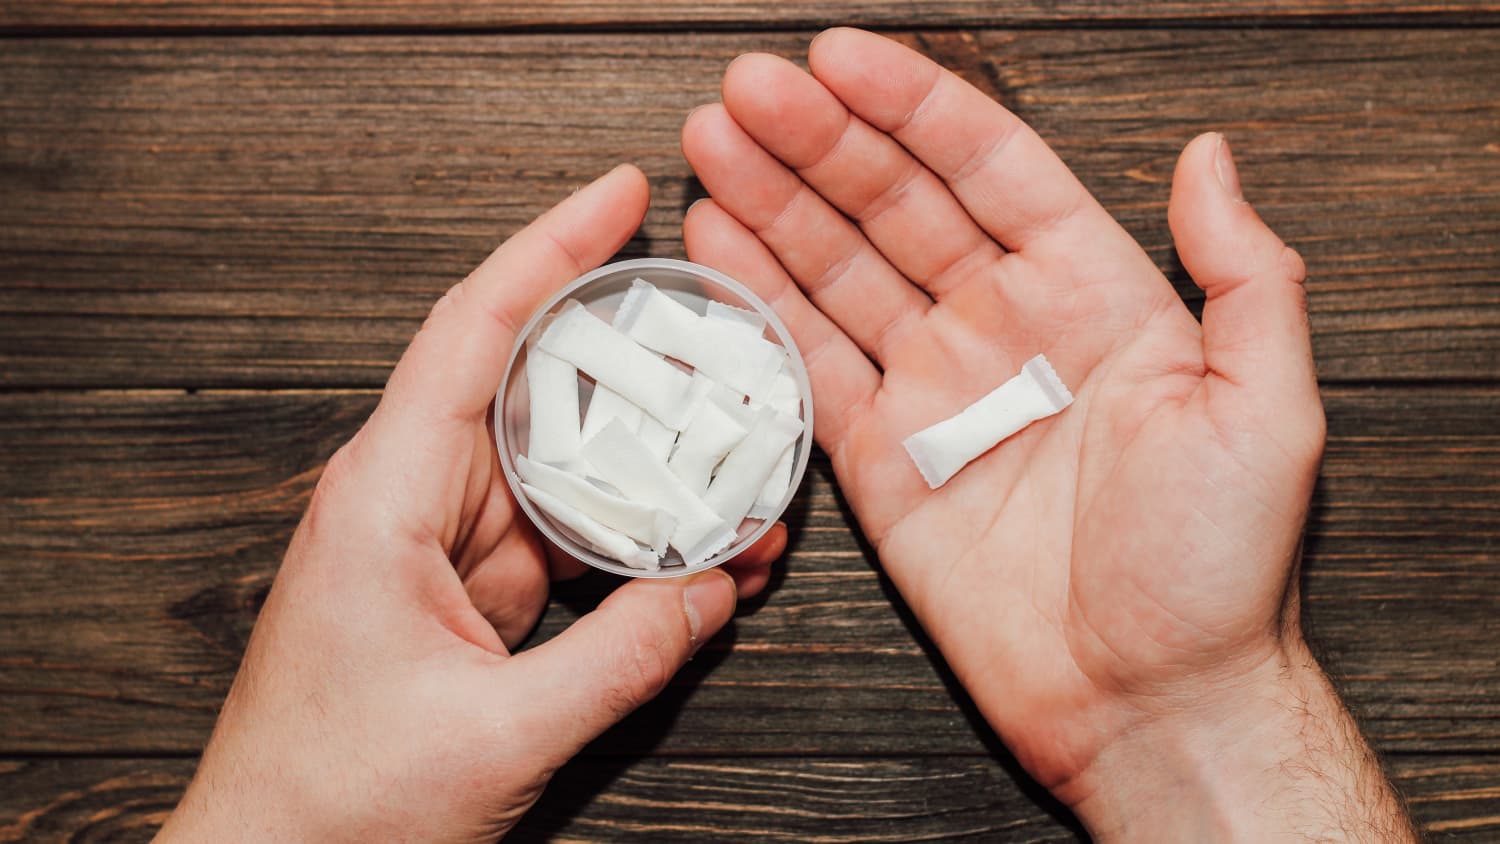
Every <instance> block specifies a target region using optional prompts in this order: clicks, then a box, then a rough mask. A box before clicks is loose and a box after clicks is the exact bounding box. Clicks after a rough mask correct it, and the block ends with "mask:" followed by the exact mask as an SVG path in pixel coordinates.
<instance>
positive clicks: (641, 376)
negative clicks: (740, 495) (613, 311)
mask: <svg viewBox="0 0 1500 844" xmlns="http://www.w3.org/2000/svg"><path fill="white" fill-rule="evenodd" d="M538 345H539V346H541V348H542V350H543V351H546V352H548V353H550V354H553V355H556V356H557V357H559V358H561V359H563V360H565V361H567V362H568V363H571V364H573V365H574V366H576V367H577V368H578V369H579V370H581V371H583V372H585V373H587V374H588V375H589V377H591V378H593V379H594V381H595V383H596V384H603V385H604V386H606V387H608V388H609V389H611V390H614V391H615V392H617V393H619V394H620V395H621V396H623V397H624V398H626V399H629V400H630V402H631V403H633V404H634V405H636V406H637V407H639V408H640V409H642V410H644V411H645V412H647V413H649V414H651V415H652V416H655V417H656V418H657V420H658V421H660V422H661V423H662V424H664V425H666V426H667V427H669V428H672V429H674V430H681V428H682V426H684V425H686V424H687V420H688V419H689V418H690V417H691V415H692V409H693V408H692V402H691V399H690V390H691V387H692V381H693V379H692V378H691V377H689V376H688V374H687V373H686V372H683V371H682V370H680V369H678V368H677V367H675V366H673V365H672V364H670V363H667V362H666V361H665V360H662V359H661V358H659V357H657V356H656V355H653V354H651V353H650V352H649V351H647V350H646V349H644V348H642V347H641V346H640V345H638V344H637V343H635V342H634V341H632V340H631V339H630V338H629V337H626V336H625V335H624V334H621V333H620V332H619V331H617V330H615V329H614V328H612V327H610V325H609V324H608V323H606V322H605V321H604V320H602V319H600V318H598V317H596V316H594V315H593V314H592V313H589V311H588V309H587V308H585V307H583V305H581V304H579V303H578V302H577V300H571V301H569V302H568V304H566V305H564V306H563V309H562V311H561V312H560V313H559V314H558V315H557V316H556V317H555V318H554V319H553V320H552V324H551V325H549V326H547V329H546V330H545V331H543V332H542V337H541V340H540V341H539V342H538ZM575 389H576V386H575Z"/></svg>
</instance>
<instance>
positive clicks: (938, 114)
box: [808, 29, 1136, 252]
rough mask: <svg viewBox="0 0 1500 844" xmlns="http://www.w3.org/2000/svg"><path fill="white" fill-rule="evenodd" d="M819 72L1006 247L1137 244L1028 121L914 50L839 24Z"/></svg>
mask: <svg viewBox="0 0 1500 844" xmlns="http://www.w3.org/2000/svg"><path fill="white" fill-rule="evenodd" d="M808 64H809V65H810V66H811V68H812V72H813V76H815V77H817V79H818V81H819V82H822V83H823V84H824V85H825V86H827V88H828V90H829V91H832V92H833V94H834V95H835V96H837V97H838V98H839V99H840V100H842V101H843V102H844V104H845V105H846V106H848V108H849V110H850V111H852V112H853V113H855V114H856V115H858V116H859V117H861V118H863V119H864V120H865V121H867V122H868V123H870V125H872V126H874V127H875V128H876V129H879V130H880V131H882V132H886V133H889V134H890V135H892V136H893V137H894V138H895V139H896V140H897V141H900V143H901V145H902V146H904V147H906V149H908V150H910V151H911V153H912V154H913V155H915V156H916V157H917V159H919V160H920V161H921V162H922V163H923V164H925V165H926V166H927V167H928V168H929V169H931V170H932V171H933V172H934V173H936V174H937V175H938V177H939V178H941V179H942V180H943V181H944V182H946V183H947V185H948V187H949V189H950V190H952V191H953V194H954V195H955V196H956V197H958V199H959V201H960V202H962V203H963V206H964V208H966V209H968V212H969V215H970V216H971V217H973V218H974V219H975V220H976V221H978V223H979V224H980V225H981V226H983V227H984V229H985V231H987V232H989V234H990V235H991V236H993V237H994V238H995V239H996V240H998V241H1000V243H1001V245H1003V246H1004V247H1005V248H1006V249H1009V250H1011V251H1024V250H1026V249H1027V248H1028V247H1036V248H1043V247H1046V248H1051V249H1053V250H1057V251H1062V250H1067V249H1069V248H1072V247H1076V246H1078V245H1080V244H1088V245H1089V246H1090V247H1091V248H1092V249H1096V250H1097V249H1099V248H1101V247H1103V248H1109V247H1114V248H1122V249H1130V250H1132V252H1133V251H1135V249H1136V247H1135V243H1134V241H1133V240H1131V239H1130V237H1129V235H1127V234H1126V233H1125V231H1124V230H1123V229H1121V228H1120V226H1119V225H1118V224H1117V223H1116V222H1115V221H1114V218H1112V217H1110V215H1109V214H1108V213H1107V212H1106V211H1105V210H1104V209H1103V208H1102V207H1101V206H1100V205H1099V203H1098V202H1096V201H1095V200H1094V198H1093V197H1092V196H1090V195H1089V192H1088V191H1087V190H1086V189H1084V187H1083V185H1082V184H1081V183H1080V182H1079V181H1078V179H1077V178H1076V177H1075V176H1074V175H1073V173H1072V171H1070V170H1069V169H1068V167H1067V165H1065V164H1063V162H1062V160H1061V159H1059V158H1058V157H1057V155H1056V154H1055V153H1053V152H1052V150H1051V148H1049V147H1048V146H1047V144H1046V142H1045V141H1043V140H1042V139H1041V137H1040V136H1039V135H1037V134H1036V132H1034V131H1032V130H1031V128H1030V127H1029V126H1027V125H1026V124H1025V123H1024V122H1022V120H1021V119H1020V118H1019V117H1017V116H1016V115H1014V114H1012V113H1011V112H1010V111H1009V110H1007V109H1006V108H1005V107H1003V106H1001V105H1000V104H999V103H997V102H995V101H994V100H992V99H990V97H989V96H987V95H986V94H985V93H984V92H982V91H980V90H979V89H977V88H975V87H974V86H972V85H970V84H969V83H967V82H965V81H963V80H962V79H960V78H959V77H958V76H957V75H955V74H953V73H951V72H950V71H948V70H946V69H944V68H942V67H940V66H939V65H937V64H936V63H934V62H933V61H931V60H930V59H928V58H927V57H925V56H923V55H921V54H920V53H918V52H916V51H915V50H912V49H909V48H907V47H905V46H902V45H900V44H897V43H896V42H894V41H891V40H890V39H887V38H883V37H881V36H879V35H876V34H874V33H870V32H862V31H860V30H856V29H832V30H828V31H827V32H824V33H822V34H821V35H819V36H818V37H817V38H816V39H814V40H813V43H812V46H811V47H809V48H808Z"/></svg>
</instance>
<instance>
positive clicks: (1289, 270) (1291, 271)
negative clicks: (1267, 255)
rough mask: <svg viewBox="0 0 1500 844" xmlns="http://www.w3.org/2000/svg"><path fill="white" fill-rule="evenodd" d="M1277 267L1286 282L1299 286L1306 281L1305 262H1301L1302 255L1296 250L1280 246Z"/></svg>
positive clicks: (1283, 245)
mask: <svg viewBox="0 0 1500 844" xmlns="http://www.w3.org/2000/svg"><path fill="white" fill-rule="evenodd" d="M1277 265H1278V266H1279V267H1280V269H1281V273H1282V275H1283V276H1284V277H1285V278H1286V280H1287V281H1290V282H1291V283H1293V284H1296V285H1301V284H1302V282H1304V281H1306V280H1307V262H1305V261H1303V260H1302V255H1301V254H1299V253H1298V252H1297V250H1295V249H1293V248H1292V247H1290V246H1287V245H1286V244H1282V246H1281V255H1280V256H1279V257H1278V258H1277ZM1304 301H1305V300H1304Z"/></svg>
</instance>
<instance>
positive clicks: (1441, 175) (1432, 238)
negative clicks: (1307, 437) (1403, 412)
mask: <svg viewBox="0 0 1500 844" xmlns="http://www.w3.org/2000/svg"><path fill="white" fill-rule="evenodd" d="M1042 5H1046V6H1048V7H1051V6H1053V4H1042ZM1175 5H1181V4H1175ZM1273 5H1276V6H1277V7H1278V8H1285V9H1286V10H1288V12H1289V13H1294V11H1293V10H1295V9H1298V8H1307V5H1306V4H1302V5H1293V4H1286V5H1285V6H1282V4H1273ZM318 7H319V8H322V6H321V5H319V6H318ZM1101 7H1102V6H1101ZM1162 7H1163V8H1168V7H1174V4H1165V5H1164V6H1162ZM13 8H14V7H13ZM60 8H61V7H60ZM98 8H101V9H102V8H103V6H102V4H101V5H100V6H99V7H98ZM120 8H121V9H122V10H123V9H126V8H128V7H125V6H121V7H120ZM152 8H156V7H152ZM160 8H161V9H167V10H171V9H177V8H179V7H178V6H175V5H174V6H170V7H167V6H163V7H160ZM188 8H194V9H196V8H198V7H188ZM228 8H233V7H228ZM286 8H297V7H286ZM327 8H330V9H332V8H334V7H332V6H329V7H327ZM370 8H388V9H397V8H398V6H397V5H390V6H388V7H370ZM399 8H406V6H404V5H402V6H400V7H399ZM412 8H416V9H421V8H424V7H422V6H420V4H419V5H417V6H413V7H412ZM425 8H429V9H430V8H432V7H425ZM599 8H613V7H599ZM1059 8H1060V7H1059ZM1215 8H1220V9H1222V8H1224V7H1223V6H1218V7H1215ZM1351 8H1352V7H1351ZM1432 8H1437V7H1432ZM164 13H165V12H164ZM12 14H14V12H13V13H12ZM807 37H808V36H807V34H797V33H768V34H759V33H741V34H733V35H730V34H723V35H695V36H694V37H692V38H664V37H660V36H600V35H512V36H492V37H481V36H451V37H407V36H400V37H321V36H312V37H297V38H284V37H260V38H212V37H205V38H199V37H179V38H163V39H149V38H148V39H136V38H105V39H52V38H49V39H37V40H27V39H12V40H8V41H7V42H6V46H5V49H4V50H0V127H3V128H0V195H3V196H5V197H6V199H5V202H3V203H0V386H11V387H110V388H112V387H124V386H163V387H214V386H220V387H224V386H230V387H276V386H296V385H305V386H320V387H326V386H351V387H352V386H378V385H379V384H381V383H382V382H383V380H384V378H385V376H386V374H387V372H388V371H389V367H390V365H391V363H392V362H393V361H394V360H395V359H396V357H397V356H398V355H399V353H400V350H401V349H402V347H403V346H404V344H405V343H406V341H407V340H408V339H409V337H410V335H411V333H412V332H413V331H414V330H415V328H416V326H417V325H418V324H419V322H420V320H421V318H422V316H423V315H424V314H425V313H426V310H427V308H428V306H429V304H430V303H431V302H432V301H433V300H434V299H435V298H436V297H437V296H438V295H440V293H441V292H442V291H443V290H444V289H446V288H447V286H448V285H449V284H450V283H451V282H452V281H453V280H455V279H457V278H459V277H461V276H462V275H463V274H464V273H465V272H466V271H467V270H468V269H469V268H470V267H472V266H473V265H474V264H475V263H476V262H477V261H478V260H479V259H480V258H481V257H482V256H483V255H484V254H485V253H486V252H487V251H488V250H489V249H490V248H491V247H492V246H493V245H494V244H495V243H496V242H497V241H498V240H499V239H501V238H502V237H503V236H504V235H506V234H507V233H509V232H512V231H515V230H516V229H517V228H519V227H520V226H521V225H523V224H524V222H525V221H527V220H528V219H530V218H531V217H533V216H534V215H535V214H537V213H538V212H540V211H541V210H543V209H544V208H545V207H547V206H548V205H550V204H551V203H552V202H554V201H556V200H557V199H559V198H561V197H562V196H565V195H566V194H567V192H568V191H569V190H571V189H572V188H574V187H576V186H578V185H579V184H581V183H583V182H584V181H586V180H587V179H588V178H590V177H592V176H594V175H596V174H598V173H600V172H602V171H604V170H605V169H607V168H608V167H609V166H610V165H612V164H613V163H615V162H617V161H619V160H631V161H635V162H637V163H639V164H641V165H642V166H643V167H644V168H645V169H646V171H647V172H648V174H649V175H650V176H651V178H652V182H653V187H654V189H655V190H656V198H655V203H654V207H653V210H652V212H651V214H650V216H649V218H648V220H647V223H646V225H645V227H644V229H643V230H642V234H641V236H640V237H639V238H638V239H637V240H636V241H634V242H633V243H632V244H631V246H630V247H628V250H627V251H628V252H629V253H631V254H643V253H650V254H657V255H680V254H681V242H680V234H679V232H678V224H679V222H680V219H681V215H682V211H683V209H684V208H685V206H686V205H687V204H688V203H689V202H690V201H691V200H692V199H693V198H695V197H696V196H697V195H698V194H697V190H698V189H697V187H696V185H695V183H693V182H692V180H691V179H690V174H689V172H688V170H687V169H686V167H685V165H684V164H683V163H682V161H681V160H680V155H679V153H678V141H677V135H678V127H679V126H680V124H681V121H682V118H683V117H684V115H685V114H686V112H687V111H688V109H689V108H691V107H692V106H693V105H695V104H698V103H701V102H704V101H707V100H710V99H712V98H714V96H715V91H716V85H717V81H718V77H719V75H720V73H721V72H722V70H723V67H724V65H725V64H726V63H727V62H728V61H729V60H730V59H731V58H732V57H733V56H734V55H736V54H738V53H740V52H742V51H745V50H752V49H764V50H772V51H776V52H781V53H785V54H788V55H796V54H799V53H800V52H801V51H802V50H803V49H804V47H805V44H806V41H807ZM902 37H904V38H906V39H907V40H908V41H911V42H912V43H915V44H917V45H918V46H920V47H922V48H923V49H926V50H927V51H929V52H930V53H932V54H933V55H935V56H937V57H938V58H940V59H941V60H943V61H945V62H947V63H949V64H951V65H953V66H954V67H956V68H957V69H959V70H960V72H962V73H964V74H965V75H966V76H968V77H969V78H971V79H972V80H973V81H975V82H977V83H978V84H981V85H982V86H985V87H986V88H987V89H988V90H990V91H991V92H992V93H994V94H996V95H998V96H999V97H1000V98H1001V99H1002V100H1003V101H1004V102H1006V103H1007V104H1009V105H1011V106H1012V107H1013V108H1014V109H1016V110H1017V111H1018V112H1019V113H1020V114H1021V115H1022V116H1024V117H1026V118H1027V119H1028V120H1030V121H1032V122H1033V123H1034V124H1035V125H1036V126H1037V127H1038V128H1039V129H1040V130H1041V131H1042V133H1043V134H1044V135H1045V136H1047V137H1048V138H1049V139H1051V140H1052V142H1053V143H1054V145H1055V146H1056V147H1057V148H1058V150H1059V151H1060V152H1061V153H1062V154H1063V155H1064V157H1065V158H1067V159H1068V160H1070V161H1071V162H1073V163H1074V165H1075V166H1076V168H1077V169H1078V171H1079V173H1080V175H1081V176H1082V177H1083V179H1084V181H1085V182H1086V183H1088V184H1089V186H1090V187H1091V188H1092V189H1093V190H1094V191H1095V192H1096V193H1097V194H1098V195H1099V196H1100V198H1101V199H1102V200H1103V201H1104V202H1105V204H1106V205H1108V206H1109V207H1110V208H1111V209H1112V210H1113V211H1114V212H1115V213H1116V214H1118V215H1119V217H1120V218H1121V220H1122V221H1123V222H1124V223H1125V225H1126V226H1127V227H1128V228H1129V229H1130V230H1131V231H1132V232H1133V233H1135V234H1136V235H1137V237H1138V238H1139V239H1140V240H1141V241H1142V243H1143V244H1144V245H1145V246H1146V247H1147V248H1148V250H1149V251H1150V253H1151V254H1152V255H1153V257H1154V258H1155V259H1156V260H1157V262H1158V263H1159V264H1160V265H1161V266H1162V267H1163V268H1164V269H1165V270H1166V271H1167V272H1168V274H1169V276H1170V277H1171V278H1172V279H1173V281H1174V283H1175V284H1176V285H1177V286H1178V288H1179V289H1180V290H1182V291H1183V293H1184V295H1185V296H1187V297H1188V298H1189V299H1190V300H1191V299H1195V298H1196V295H1197V294H1196V291H1195V289H1194V288H1193V287H1192V285H1191V283H1190V281H1189V280H1188V279H1187V278H1186V276H1185V275H1184V273H1183V272H1182V271H1181V269H1180V267H1179V266H1178V265H1177V264H1176V262H1175V258H1174V256H1173V253H1172V251H1171V248H1170V237H1169V233H1168V231H1167V227H1166V215H1165V203H1166V198H1167V193H1168V182H1169V178H1170V174H1171V169H1172V164H1173V161H1174V159H1175V156H1176V153H1177V151H1178V150H1179V149H1180V148H1181V147H1182V145H1183V144H1184V143H1186V142H1187V141H1188V140H1189V139H1190V138H1191V137H1192V136H1193V135H1194V134H1195V133H1197V132H1199V131H1203V130H1207V129H1215V128H1217V129H1223V130H1225V131H1226V132H1227V133H1228V134H1229V137H1230V138H1231V140H1232V142H1233V144H1234V147H1235V150H1236V155H1237V158H1238V160H1239V162H1240V168H1241V175H1242V178H1243V181H1244V184H1245V186H1246V190H1247V192H1248V194H1249V196H1250V197H1251V198H1252V199H1253V200H1254V201H1255V202H1256V203H1257V206H1258V208H1259V210H1260V211H1261V212H1262V214H1263V216H1265V217H1266V218H1267V220H1268V221H1269V222H1270V223H1271V224H1272V225H1273V226H1275V227H1276V228H1277V229H1278V230H1280V231H1281V232H1282V233H1284V235H1285V236H1286V238H1287V239H1288V240H1289V241H1290V242H1292V243H1293V244H1294V245H1295V246H1297V247H1298V248H1299V249H1300V250H1301V251H1302V252H1303V254H1304V256H1305V257H1306V258H1307V260H1308V264H1309V266H1310V268H1311V273H1312V280H1311V281H1310V282H1309V291H1310V297H1311V305H1310V307H1311V311H1312V318H1313V326H1314V332H1315V345H1316V348H1317V353H1318V361H1319V366H1320V370H1321V373H1322V375H1323V377H1324V378H1325V379H1333V380H1339V379H1353V380H1358V381H1372V380H1402V379H1407V380H1421V379H1432V378H1458V379H1465V378H1472V377H1475V376H1476V375H1481V376H1488V375H1489V374H1492V373H1494V372H1496V371H1497V369H1500V284H1497V282H1496V276H1495V272H1494V268H1495V267H1496V266H1500V146H1497V143H1500V142H1497V140H1496V138H1497V137H1500V102H1497V98H1496V95H1495V88H1494V85H1493V84H1492V80H1493V79H1495V78H1497V77H1500V31H1496V30H1491V29H1465V30H1428V29H1423V30H1350V31H1328V30H1306V31H1304V30H1198V29H1193V30H1120V31H1093V30H1063V31H1056V30H1040V31H1025V32H1000V31H984V32H978V33H971V32H935V33H926V34H920V35H906V36H902Z"/></svg>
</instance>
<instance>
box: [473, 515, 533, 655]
mask: <svg viewBox="0 0 1500 844" xmlns="http://www.w3.org/2000/svg"><path fill="white" fill-rule="evenodd" d="M547 581H548V578H547V562H546V558H545V557H544V556H543V552H542V543H541V538H540V537H539V536H537V534H536V531H533V530H529V529H513V530H511V531H509V532H508V533H506V534H505V536H504V537H502V538H501V539H500V542H499V544H497V545H496V546H495V548H494V550H493V551H491V552H490V554H489V555H488V556H486V557H485V558H484V559H482V560H480V561H479V563H478V564H476V565H475V566H474V567H473V568H472V569H470V570H469V571H468V572H466V573H464V575H463V584H464V590H465V591H467V592H468V593H469V599H470V600H471V601H473V602H474V608H475V609H476V610H478V611H479V614H480V615H482V616H484V618H485V620H486V621H488V622H489V623H490V624H492V625H494V627H495V632H496V633H499V634H500V640H501V641H502V642H504V643H505V647H507V648H509V649H511V650H514V649H515V648H516V646H517V645H519V644H520V643H521V642H522V641H523V640H524V639H525V638H526V634H528V633H530V632H531V629H532V628H533V627H536V622H537V619H539V618H541V617H542V610H544V609H545V608H546V606H547V591H548V586H547Z"/></svg>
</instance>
